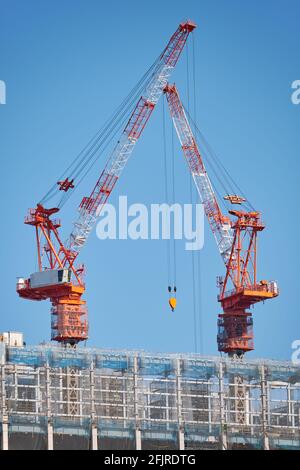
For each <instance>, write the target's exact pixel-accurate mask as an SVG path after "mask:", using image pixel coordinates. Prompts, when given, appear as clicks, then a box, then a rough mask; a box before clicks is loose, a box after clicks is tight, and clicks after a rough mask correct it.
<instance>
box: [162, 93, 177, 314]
mask: <svg viewBox="0 0 300 470" xmlns="http://www.w3.org/2000/svg"><path fill="white" fill-rule="evenodd" d="M162 103H163V104H162V120H163V125H162V129H163V155H164V186H165V201H166V203H167V204H168V205H169V204H170V197H169V178H168V152H167V139H166V118H165V102H164V100H162ZM173 238H174V237H173ZM174 242H175V240H174ZM173 255H174V249H173ZM172 264H173V266H174V270H172ZM175 266H176V260H175V258H174V259H173V263H172V249H171V238H169V239H168V240H167V269H168V294H169V306H170V308H171V310H172V312H174V310H175V308H176V306H177V286H176V274H175V272H176V271H175Z"/></svg>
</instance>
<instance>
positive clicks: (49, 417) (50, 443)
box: [46, 363, 53, 450]
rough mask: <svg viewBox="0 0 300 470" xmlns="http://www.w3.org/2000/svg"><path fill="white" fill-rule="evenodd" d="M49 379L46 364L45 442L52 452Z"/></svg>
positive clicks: (48, 369)
mask: <svg viewBox="0 0 300 470" xmlns="http://www.w3.org/2000/svg"><path fill="white" fill-rule="evenodd" d="M50 385H51V379H50V367H49V364H48V363H47V364H46V408H47V441H48V446H47V448H48V450H53V423H52V413H51V389H50Z"/></svg>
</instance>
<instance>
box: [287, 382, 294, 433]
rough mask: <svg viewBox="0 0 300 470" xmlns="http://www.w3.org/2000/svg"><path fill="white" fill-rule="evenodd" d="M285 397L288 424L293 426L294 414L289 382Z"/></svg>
mask: <svg viewBox="0 0 300 470" xmlns="http://www.w3.org/2000/svg"><path fill="white" fill-rule="evenodd" d="M287 399H288V426H291V427H292V428H294V427H295V414H294V401H293V394H292V390H291V384H290V383H288V384H287Z"/></svg>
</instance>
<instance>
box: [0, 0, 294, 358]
mask: <svg viewBox="0 0 300 470" xmlns="http://www.w3.org/2000/svg"><path fill="white" fill-rule="evenodd" d="M299 14H300V6H299V2H297V1H294V0H289V2H284V1H282V0H273V1H271V0H263V1H251V2H250V1H249V2H248V1H241V0H239V1H238V0H226V1H225V0H207V1H201V0H197V1H196V0H195V1H190V0H186V1H185V2H182V1H178V0H172V1H169V0H167V1H165V2H158V1H156V0H152V1H151V2H148V1H144V2H141V1H135V0H128V1H126V2H124V1H114V2H102V1H96V0H85V1H83V0H76V1H71V0H62V1H58V0H52V1H37V0H36V1H35V0H26V1H21V0H19V1H16V0H0V80H4V81H5V82H6V86H7V104H6V105H1V106H0V137H1V138H0V155H1V161H2V172H1V173H2V181H1V199H2V216H1V217H2V223H1V226H2V231H1V241H2V243H1V262H2V276H1V283H2V308H1V321H0V330H3V331H5V330H17V331H23V332H24V334H25V339H26V341H27V343H30V344H35V343H38V342H40V341H42V340H48V338H49V333H50V315H49V310H50V305H49V303H47V302H44V303H34V302H26V301H22V300H20V299H19V298H18V297H17V295H16V293H15V280H16V277H17V276H21V275H24V276H27V275H29V274H30V273H31V272H33V271H35V269H36V254H35V246H34V234H33V231H32V230H31V228H30V227H27V226H25V225H24V224H23V218H24V215H25V214H26V212H27V209H28V208H29V207H33V206H34V205H35V204H36V202H37V201H38V200H39V199H40V198H41V196H43V195H44V193H45V192H46V190H47V189H48V188H49V186H50V185H52V184H53V183H54V182H55V181H56V180H57V178H58V176H59V175H60V173H61V171H62V170H63V169H65V167H66V166H67V165H68V164H69V163H70V161H72V159H73V158H74V157H75V156H76V154H77V153H78V151H80V150H81V149H82V147H84V145H85V144H86V142H87V141H88V140H89V139H90V137H91V136H92V135H93V134H94V133H95V132H96V131H97V130H98V129H99V128H100V127H101V124H102V123H103V122H104V121H105V119H106V118H107V117H108V116H109V115H110V114H111V112H112V110H113V109H115V108H116V107H117V106H118V104H119V103H120V102H121V100H122V99H123V98H124V96H126V94H127V93H128V91H129V90H130V89H131V88H132V87H133V86H134V84H135V83H136V82H137V81H138V79H139V78H140V77H141V76H142V75H143V73H144V72H145V70H147V68H148V67H149V66H150V65H151V63H152V62H153V60H154V59H155V58H156V57H157V55H158V54H159V53H160V52H161V50H162V49H163V48H164V46H165V44H166V42H167V41H168V39H169V37H170V35H171V34H172V33H173V32H174V31H175V29H176V28H177V26H178V24H179V22H180V21H182V19H184V18H191V19H193V20H194V21H195V22H196V23H197V24H198V28H197V31H196V32H195V33H194V34H195V36H194V37H195V47H196V57H195V59H196V60H195V64H196V95H197V116H198V119H197V121H198V126H199V127H200V129H201V131H202V132H203V133H204V135H205V136H206V138H207V139H208V141H209V143H210V144H211V145H212V146H213V148H214V149H215V151H216V152H217V154H218V155H219V157H220V158H221V159H222V162H223V164H224V165H225V166H226V168H227V169H228V171H230V172H231V174H232V175H233V177H234V179H235V180H236V181H237V182H238V184H239V186H240V187H242V188H243V190H244V192H245V193H246V194H247V195H248V197H249V199H250V201H251V202H252V203H253V204H254V206H255V207H256V208H258V209H260V210H261V211H262V213H263V219H264V221H265V223H266V225H267V228H266V230H265V231H264V232H263V233H262V234H261V237H260V242H259V274H260V277H261V278H267V279H277V280H278V282H279V285H280V289H281V295H280V297H279V298H278V299H276V300H273V301H270V302H269V303H266V304H265V305H257V306H256V307H255V310H254V329H255V346H256V349H255V351H254V352H253V353H251V354H250V356H252V357H273V358H278V359H289V358H290V356H291V352H292V350H291V343H292V341H293V340H295V339H299V338H300V328H299V327H300V320H299V314H298V299H297V296H296V295H295V294H296V292H297V283H298V262H299V255H298V249H297V248H298V232H299V221H298V215H297V214H298V211H297V210H298V192H297V183H298V175H299V162H298V155H299V150H300V139H299V123H300V105H299V106H295V105H293V104H292V103H291V98H290V97H291V83H292V82H293V81H294V80H296V79H300V67H299V50H298V47H299V39H300V37H299V36H300V33H299ZM172 79H173V80H174V81H176V83H177V85H178V88H179V89H180V91H181V95H182V97H183V99H184V100H186V98H187V80H186V53H185V54H183V56H182V58H181V60H180V63H179V64H178V66H177V69H176V71H175V73H174V75H173V77H172ZM167 126H170V123H169V122H168V121H167ZM175 150H176V152H175V154H176V157H178V158H177V160H176V162H175V184H176V200H177V201H178V202H182V203H183V202H186V203H187V202H189V201H190V193H189V176H188V171H187V168H186V165H185V162H184V159H183V156H182V154H181V152H180V148H179V146H178V144H177V143H176V149H175ZM103 162H104V160H103V161H102V163H101V162H100V163H99V165H98V167H96V168H95V171H94V173H93V172H92V173H91V175H90V176H89V178H88V179H87V181H86V183H85V184H86V187H84V188H83V189H85V191H89V190H90V189H91V188H92V186H93V184H94V182H95V180H96V177H97V174H98V173H99V171H100V170H101V168H102V165H103ZM79 193H80V194H78V195H77V199H76V197H74V201H73V202H72V203H70V204H69V205H67V206H66V208H65V209H64V211H63V212H62V214H61V217H62V220H63V224H64V228H63V233H64V235H65V236H67V235H68V233H69V232H70V229H71V222H72V220H73V219H74V218H75V212H76V204H78V203H79V201H80V197H82V196H83V193H82V192H80V191H79ZM119 195H127V196H128V199H129V202H141V203H145V204H149V203H152V202H154V203H159V202H163V201H164V174H163V140H162V107H161V105H160V106H158V108H157V109H156V110H155V112H154V114H153V116H152V118H151V122H149V125H148V126H147V129H146V130H145V133H144V134H143V136H142V138H141V141H140V142H139V143H138V145H137V147H136V149H135V152H134V155H133V156H132V159H131V160H130V162H129V164H128V167H127V168H126V169H125V172H124V174H123V175H122V178H121V180H120V182H119V183H118V185H117V187H116V189H115V191H114V193H113V195H112V196H111V202H112V203H115V202H117V198H118V196H119ZM166 250H167V242H164V241H122V240H120V241H99V240H98V239H97V237H96V235H95V233H93V234H92V236H91V238H90V240H89V242H88V244H87V245H86V247H85V249H84V251H83V252H82V254H81V260H82V261H84V263H85V264H86V266H87V294H86V299H87V301H88V306H89V312H90V315H89V319H90V341H89V344H90V345H91V346H100V347H116V348H140V349H145V350H154V351H193V350H194V322H193V292H192V260H191V254H190V253H188V252H186V251H185V250H184V248H183V245H182V244H180V243H179V244H178V247H177V287H178V308H177V309H176V311H175V312H174V313H171V312H170V310H169V307H168V297H167V285H168V279H167V262H166ZM197 263H198V261H197ZM200 264H201V278H202V281H201V285H200V283H199V284H198V282H197V299H198V300H199V299H200V304H201V318H202V328H201V336H202V338H203V343H202V348H201V349H202V351H203V352H204V354H209V355H210V354H216V353H217V347H216V322H217V314H218V313H220V307H219V305H218V303H217V301H216V295H217V289H216V287H215V279H216V276H217V275H220V274H223V273H224V267H223V265H222V261H221V259H220V257H219V255H218V253H217V250H216V246H215V243H214V240H213V237H212V235H211V233H210V231H209V228H208V227H206V232H205V244H204V248H203V250H202V251H201V254H200ZM198 300H197V311H198V310H199V305H198V304H199V301H198ZM197 335H198V338H200V332H199V331H197Z"/></svg>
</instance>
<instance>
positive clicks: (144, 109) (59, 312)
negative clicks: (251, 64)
mask: <svg viewBox="0 0 300 470" xmlns="http://www.w3.org/2000/svg"><path fill="white" fill-rule="evenodd" d="M195 27H196V25H195V24H194V23H192V22H191V21H187V22H185V23H181V24H180V25H179V27H178V28H177V30H176V31H175V33H174V34H173V35H172V37H171V39H170V41H169V43H168V45H167V46H166V48H165V49H164V51H163V52H162V54H161V56H160V61H159V63H158V66H157V69H156V72H155V74H154V75H153V76H152V78H151V81H150V82H149V84H148V87H147V90H146V98H145V97H144V96H142V97H141V98H140V99H139V101H138V103H137V105H136V107H135V109H134V111H133V113H132V115H131V116H130V118H129V121H128V123H127V125H126V127H125V129H124V131H123V133H122V135H121V138H120V140H119V141H118V143H117V145H116V147H115V150H114V152H113V154H112V156H111V157H110V159H109V160H108V162H107V164H106V167H105V169H104V171H103V172H102V173H101V175H100V177H99V179H98V181H97V182H96V185H95V187H94V189H93V191H92V193H91V195H90V196H89V197H84V198H83V199H82V201H81V204H80V207H79V213H80V216H79V220H78V221H77V222H76V223H75V224H74V229H73V232H72V233H71V235H70V238H69V240H68V241H67V243H66V244H63V243H62V241H61V239H60V236H59V233H58V229H59V228H60V222H59V221H56V220H52V219H51V217H52V216H53V215H54V214H55V213H57V212H58V209H57V208H52V209H46V208H44V207H43V206H42V205H40V204H38V205H37V207H36V208H35V209H31V210H30V212H29V216H28V217H27V218H26V220H25V223H26V224H28V225H32V226H34V227H35V229H36V244H37V253H38V265H39V270H40V271H43V270H44V269H48V270H56V269H68V270H69V271H71V272H72V274H73V276H74V278H75V282H65V283H62V284H55V285H46V286H43V287H32V286H31V284H30V279H28V280H25V281H24V282H23V283H22V285H21V284H20V283H18V286H17V292H18V294H19V295H20V297H22V298H25V299H30V300H45V299H50V301H51V302H52V310H51V314H52V323H51V330H52V333H51V339H53V340H55V341H59V342H64V343H69V344H73V345H74V344H76V343H78V342H79V341H83V340H86V339H87V338H88V323H87V309H86V305H85V304H86V302H85V301H84V300H82V299H81V297H82V295H83V294H84V292H85V285H84V283H83V281H82V274H83V268H82V267H80V268H78V269H76V268H75V266H74V263H75V260H76V258H77V256H78V254H79V248H80V247H81V246H83V244H84V243H85V241H86V239H87V236H88V234H89V233H90V231H91V229H92V227H93V225H94V223H95V220H96V217H97V215H99V213H100V211H101V209H102V207H103V206H104V204H105V203H106V201H107V199H108V197H109V195H110V194H111V192H112V190H113V188H114V186H115V184H116V182H117V180H118V178H119V175H120V173H121V171H122V169H123V168H124V166H125V164H126V162H127V160H128V157H129V155H130V154H131V152H132V150H133V148H134V145H135V143H136V141H137V140H138V139H139V137H140V136H141V134H142V132H143V130H144V128H145V126H146V124H147V122H148V120H149V118H150V116H151V114H152V112H153V109H154V107H155V105H156V103H157V101H158V99H159V97H160V96H161V94H162V93H163V88H164V86H165V83H166V81H167V77H168V76H169V75H170V73H171V70H172V69H173V68H174V67H175V65H176V63H177V61H178V59H179V57H180V54H181V52H182V50H183V48H184V45H185V43H186V40H187V38H188V35H189V34H190V33H191V32H192V31H193V30H194V29H195ZM57 184H58V189H59V191H65V192H67V191H68V190H70V189H73V188H74V180H73V179H71V180H69V179H68V178H66V179H65V180H64V181H59V182H58V183H57ZM56 247H57V248H56ZM43 255H46V258H47V265H46V266H43Z"/></svg>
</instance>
